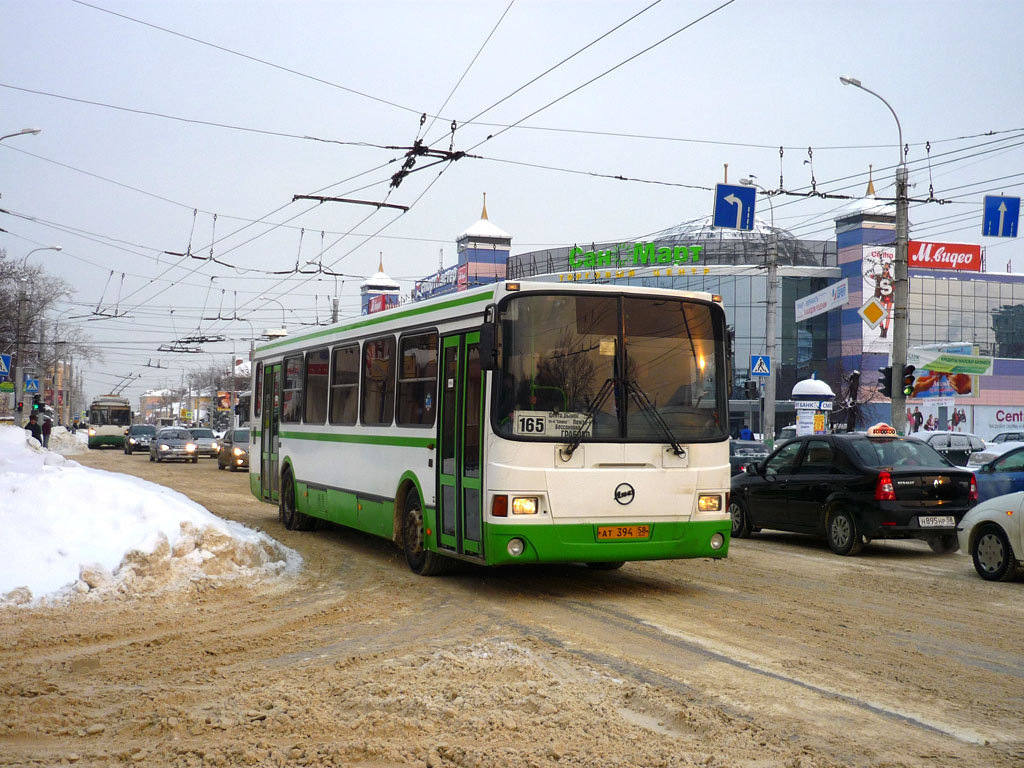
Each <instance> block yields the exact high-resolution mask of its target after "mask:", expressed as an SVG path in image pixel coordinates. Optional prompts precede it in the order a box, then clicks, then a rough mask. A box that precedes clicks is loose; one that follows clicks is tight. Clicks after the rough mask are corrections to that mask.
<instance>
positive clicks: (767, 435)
mask: <svg viewBox="0 0 1024 768" xmlns="http://www.w3.org/2000/svg"><path fill="white" fill-rule="evenodd" d="M755 178H757V177H756V176H754V175H753V174H751V175H750V176H749V177H748V178H745V179H740V184H744V185H746V186H748V187H757V188H758V189H759V190H761V192H762V193H763V194H764V196H765V197H767V198H768V210H769V213H770V216H771V223H770V226H771V233H770V234H769V235H768V258H767V260H768V264H767V271H768V302H767V307H766V314H765V324H764V334H765V346H767V350H765V351H766V352H767V354H768V364H769V368H768V376H767V377H766V378H765V382H764V421H763V423H762V426H761V431H762V433H763V434H764V440H765V441H766V442H767V443H768V446H769V447H771V446H772V445H774V443H775V381H776V378H775V372H776V370H778V368H779V364H780V361H779V359H778V358H777V357H776V355H775V347H776V342H777V338H776V337H777V333H776V330H775V315H776V312H777V309H778V289H779V275H778V266H779V235H778V233H777V232H776V231H775V204H774V203H773V202H772V196H771V193H769V192H768V190H767V189H765V188H764V187H762V186H761V185H760V184H758V183H757V182H756V181H754V179H755Z"/></svg>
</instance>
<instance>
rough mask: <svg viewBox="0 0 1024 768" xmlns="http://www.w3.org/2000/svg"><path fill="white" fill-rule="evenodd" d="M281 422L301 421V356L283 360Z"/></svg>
mask: <svg viewBox="0 0 1024 768" xmlns="http://www.w3.org/2000/svg"><path fill="white" fill-rule="evenodd" d="M281 394H282V403H281V421H283V422H293V423H294V422H298V421H300V420H301V419H302V355H296V356H295V357H286V358H285V359H284V387H283V388H282V393H281Z"/></svg>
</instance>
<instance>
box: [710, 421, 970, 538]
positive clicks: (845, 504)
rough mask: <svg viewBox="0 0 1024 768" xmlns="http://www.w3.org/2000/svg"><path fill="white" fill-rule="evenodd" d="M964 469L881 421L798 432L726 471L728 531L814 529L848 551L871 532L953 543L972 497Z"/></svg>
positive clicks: (741, 533) (742, 533)
mask: <svg viewBox="0 0 1024 768" xmlns="http://www.w3.org/2000/svg"><path fill="white" fill-rule="evenodd" d="M977 500H978V486H977V483H976V482H975V479H974V474H973V473H972V472H970V471H969V470H966V469H962V468H960V467H955V466H953V465H952V464H950V463H949V462H948V461H947V460H946V459H944V458H943V457H942V456H940V455H939V454H938V453H936V451H935V450H934V449H933V448H931V447H930V446H929V445H927V444H926V443H923V442H921V441H919V440H913V439H907V438H902V437H899V436H897V435H896V432H895V430H894V429H893V428H892V427H889V426H888V425H876V426H874V427H872V428H871V429H869V430H868V432H867V434H848V435H804V436H801V437H797V438H795V439H793V440H791V441H789V442H787V443H786V444H785V445H783V446H781V447H779V448H778V449H777V450H776V451H775V452H774V453H773V454H772V455H771V456H769V457H768V458H767V459H765V460H764V461H763V462H760V463H759V464H757V465H755V466H753V467H749V468H748V469H747V470H746V472H745V473H744V474H741V475H736V476H734V477H733V478H732V494H731V497H730V503H729V511H730V513H731V515H732V535H733V536H734V537H737V538H743V537H745V536H749V535H750V534H751V532H756V531H759V530H761V529H763V528H770V529H774V530H780V531H792V532H795V533H809V534H816V535H819V536H822V535H824V536H825V539H826V540H827V541H828V545H829V547H831V549H832V551H833V552H835V553H836V554H839V555H855V554H857V553H859V552H860V551H861V550H862V549H863V547H864V544H865V543H867V542H868V541H870V540H871V539H922V540H924V541H926V542H927V543H928V545H929V546H930V547H931V548H932V550H933V551H935V552H940V553H948V552H955V551H956V550H957V549H958V547H959V543H958V541H957V535H956V527H957V524H958V523H959V522H960V519H961V518H962V517H963V516H964V515H965V514H966V513H967V511H968V510H969V509H970V508H971V507H972V506H973V505H974V504H976V503H977Z"/></svg>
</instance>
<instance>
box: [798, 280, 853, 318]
mask: <svg viewBox="0 0 1024 768" xmlns="http://www.w3.org/2000/svg"><path fill="white" fill-rule="evenodd" d="M849 299H850V293H849V290H848V288H847V282H846V278H845V277H844V278H843V279H842V280H840V281H839V282H838V283H833V284H832V285H830V286H829V287H828V288H822V289H821V290H820V291H818V292H817V293H812V294H811V295H810V296H807V297H806V298H803V299H797V300H796V305H795V309H796V321H797V322H798V323H799V322H800V321H801V320H807V319H808V318H811V317H815V316H817V315H820V314H823V313H825V312H828V311H829V310H830V309H835V308H836V307H842V306H844V305H845V304H846V302H847V301H849Z"/></svg>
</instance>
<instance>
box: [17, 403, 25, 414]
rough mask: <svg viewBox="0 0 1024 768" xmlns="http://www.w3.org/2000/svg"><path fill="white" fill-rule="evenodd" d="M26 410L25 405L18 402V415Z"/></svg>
mask: <svg viewBox="0 0 1024 768" xmlns="http://www.w3.org/2000/svg"><path fill="white" fill-rule="evenodd" d="M24 409H25V403H23V402H22V401H21V400H19V401H18V413H21V412H22V411H23V410H24Z"/></svg>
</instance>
